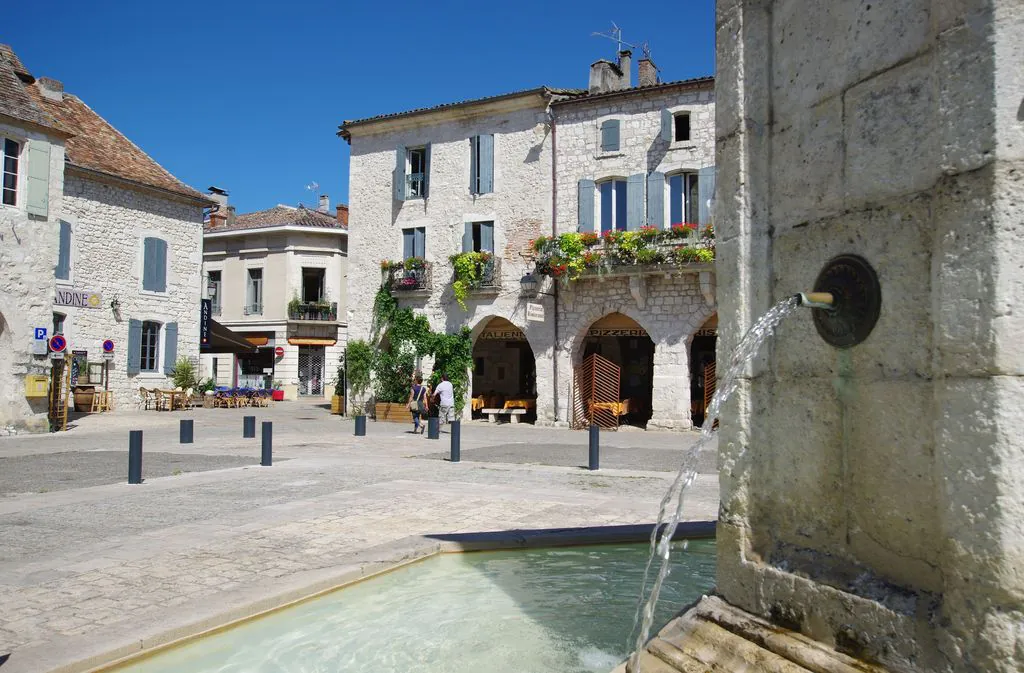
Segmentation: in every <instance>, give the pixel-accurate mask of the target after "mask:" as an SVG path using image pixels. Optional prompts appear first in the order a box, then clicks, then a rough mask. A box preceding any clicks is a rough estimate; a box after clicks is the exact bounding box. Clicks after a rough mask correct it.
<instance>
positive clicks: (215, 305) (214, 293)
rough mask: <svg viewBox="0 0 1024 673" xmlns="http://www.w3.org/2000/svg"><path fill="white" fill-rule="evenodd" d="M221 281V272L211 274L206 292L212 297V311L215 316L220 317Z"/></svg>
mask: <svg viewBox="0 0 1024 673" xmlns="http://www.w3.org/2000/svg"><path fill="white" fill-rule="evenodd" d="M220 289H221V281H220V271H211V272H210V281H209V283H207V287H206V290H207V292H208V293H209V295H210V311H211V312H212V313H213V315H220V310H221V308H220V307H221V290H220Z"/></svg>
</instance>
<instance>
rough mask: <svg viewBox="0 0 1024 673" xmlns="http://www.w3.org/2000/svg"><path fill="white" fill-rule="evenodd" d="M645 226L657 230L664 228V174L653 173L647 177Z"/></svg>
mask: <svg viewBox="0 0 1024 673" xmlns="http://www.w3.org/2000/svg"><path fill="white" fill-rule="evenodd" d="M647 224H648V226H651V227H657V228H658V229H666V228H667V227H666V226H665V174H664V173H659V172H658V171H654V172H653V173H651V174H650V175H648V176H647Z"/></svg>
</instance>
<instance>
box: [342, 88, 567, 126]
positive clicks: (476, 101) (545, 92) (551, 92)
mask: <svg viewBox="0 0 1024 673" xmlns="http://www.w3.org/2000/svg"><path fill="white" fill-rule="evenodd" d="M584 93H586V92H585V91H584V90H582V89H555V88H552V87H549V86H539V87H534V88H533V89H521V90H519V91H511V92H509V93H502V94H497V95H494V96H484V97H483V98H470V99H468V100H463V101H458V102H455V103H441V104H440V105H434V106H431V107H421V108H414V109H412V110H405V111H404V112H389V113H387V114H380V115H376V116H374V117H364V118H362V119H349V120H346V121H344V122H342V124H341V126H339V127H338V135H339V136H341V137H342V138H345V139H348V138H349V137H350V134H349V132H348V129H350V128H351V127H353V126H359V125H362V124H367V123H370V122H377V121H382V120H385V119H397V118H399V117H411V116H414V115H420V114H427V113H430V112H437V111H439V110H447V109H451V108H457V107H462V106H469V105H480V104H482V103H492V102H495V101H499V100H504V99H508V98H517V97H519V96H530V95H535V96H551V97H554V96H578V95H581V94H584Z"/></svg>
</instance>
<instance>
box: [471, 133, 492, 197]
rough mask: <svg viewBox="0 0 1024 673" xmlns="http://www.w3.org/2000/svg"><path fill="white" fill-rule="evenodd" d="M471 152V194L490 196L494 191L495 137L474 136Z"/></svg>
mask: <svg viewBox="0 0 1024 673" xmlns="http://www.w3.org/2000/svg"><path fill="white" fill-rule="evenodd" d="M469 151H470V157H469V192H470V193H471V194H490V193H491V192H493V191H494V136H493V135H491V134H483V135H479V136H473V137H472V138H470V139H469Z"/></svg>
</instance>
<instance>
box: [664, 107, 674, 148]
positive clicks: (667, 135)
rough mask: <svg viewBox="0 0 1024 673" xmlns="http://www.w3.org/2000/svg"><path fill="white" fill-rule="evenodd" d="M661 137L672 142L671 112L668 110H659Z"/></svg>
mask: <svg viewBox="0 0 1024 673" xmlns="http://www.w3.org/2000/svg"><path fill="white" fill-rule="evenodd" d="M661 139H662V140H664V141H665V142H667V143H671V142H672V113H671V112H669V111H668V110H662V111H661Z"/></svg>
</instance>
